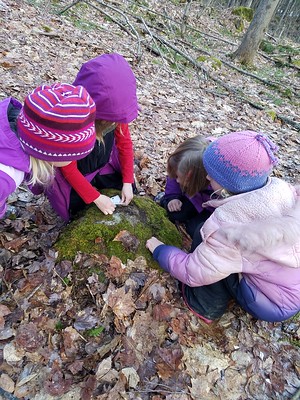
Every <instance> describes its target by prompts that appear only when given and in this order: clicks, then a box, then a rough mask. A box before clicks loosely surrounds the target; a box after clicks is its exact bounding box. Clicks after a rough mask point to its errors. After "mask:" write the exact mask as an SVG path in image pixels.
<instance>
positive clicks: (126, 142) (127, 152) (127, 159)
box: [115, 124, 134, 183]
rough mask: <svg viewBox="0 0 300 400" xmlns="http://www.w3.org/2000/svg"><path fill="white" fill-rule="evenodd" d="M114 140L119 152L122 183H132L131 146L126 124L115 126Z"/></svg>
mask: <svg viewBox="0 0 300 400" xmlns="http://www.w3.org/2000/svg"><path fill="white" fill-rule="evenodd" d="M115 140H116V146H117V149H118V152H119V159H120V164H121V171H122V177H123V183H134V174H133V144H132V140H131V136H130V131H129V126H128V124H118V125H117V127H116V129H115Z"/></svg>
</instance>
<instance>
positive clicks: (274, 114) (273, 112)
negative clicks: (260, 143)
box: [266, 110, 277, 121]
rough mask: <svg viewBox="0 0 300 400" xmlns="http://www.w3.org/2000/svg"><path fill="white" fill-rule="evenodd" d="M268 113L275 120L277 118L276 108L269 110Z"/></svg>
mask: <svg viewBox="0 0 300 400" xmlns="http://www.w3.org/2000/svg"><path fill="white" fill-rule="evenodd" d="M266 113H267V114H268V115H269V116H270V117H271V118H272V120H273V121H275V119H276V118H277V114H276V111H274V110H267V111H266Z"/></svg>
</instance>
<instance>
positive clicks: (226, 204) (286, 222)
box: [146, 131, 300, 323]
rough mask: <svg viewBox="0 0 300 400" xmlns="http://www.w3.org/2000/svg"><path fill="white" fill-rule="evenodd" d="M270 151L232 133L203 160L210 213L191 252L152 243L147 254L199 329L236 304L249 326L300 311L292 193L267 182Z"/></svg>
mask: <svg viewBox="0 0 300 400" xmlns="http://www.w3.org/2000/svg"><path fill="white" fill-rule="evenodd" d="M276 150H277V147H276V146H275V145H274V143H272V141H271V140H270V139H269V138H268V137H267V136H266V135H264V134H262V133H257V132H253V131H242V132H233V133H229V134H228V135H224V136H223V137H220V138H218V139H217V140H215V141H214V142H212V143H211V144H210V145H209V146H208V147H207V149H206V150H205V152H204V154H203V163H204V167H205V169H206V171H207V179H208V180H209V181H210V185H211V187H212V189H213V190H214V193H215V195H217V198H216V199H212V200H210V201H208V202H207V203H206V205H209V206H211V207H214V208H215V211H214V212H213V213H212V215H211V216H210V217H209V219H208V220H206V222H204V223H203V224H202V226H201V230H199V240H198V243H194V247H193V249H192V252H191V253H189V254H186V253H185V252H183V251H182V250H180V249H178V248H176V247H172V246H167V245H165V244H163V243H162V242H160V241H159V240H158V239H156V238H155V237H152V238H151V239H149V240H148V241H147V244H146V246H147V248H148V249H149V250H150V251H151V252H152V253H153V257H154V259H155V260H157V261H158V263H159V265H160V266H161V267H162V268H163V269H164V270H165V271H168V272H169V273H170V274H171V275H172V276H174V277H175V278H177V279H178V280H179V281H181V282H182V294H183V298H184V300H185V302H186V304H187V306H188V307H189V308H190V309H191V310H192V311H193V312H194V313H196V314H197V315H198V316H199V317H200V318H202V319H203V320H204V321H206V322H207V323H210V322H212V321H213V320H216V319H218V318H219V317H221V316H222V315H223V313H224V312H225V311H226V308H227V304H228V301H229V300H230V299H232V298H233V299H235V300H236V302H237V303H238V304H239V305H240V306H241V307H242V308H243V309H244V310H246V311H247V312H248V313H250V314H251V315H252V316H254V317H255V318H257V319H261V320H265V321H270V322H276V321H284V320H286V319H288V318H290V317H292V316H293V315H295V314H296V313H297V312H299V310H300V188H299V187H295V186H292V185H290V184H289V183H287V182H285V181H284V180H282V179H278V178H276V177H270V173H271V172H272V169H273V166H274V165H276V163H277V158H276V156H275V152H276Z"/></svg>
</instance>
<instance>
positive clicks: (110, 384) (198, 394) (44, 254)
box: [0, 0, 300, 400]
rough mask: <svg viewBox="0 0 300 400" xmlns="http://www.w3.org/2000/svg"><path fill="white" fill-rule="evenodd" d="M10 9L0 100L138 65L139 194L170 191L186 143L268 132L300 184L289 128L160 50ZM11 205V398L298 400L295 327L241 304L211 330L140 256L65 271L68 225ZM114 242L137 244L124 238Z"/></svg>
mask: <svg viewBox="0 0 300 400" xmlns="http://www.w3.org/2000/svg"><path fill="white" fill-rule="evenodd" d="M2 3H3V4H5V5H6V8H5V7H4V6H1V7H0V19H1V33H0V35H1V42H0V66H1V74H0V98H4V97H6V96H9V95H12V96H15V97H17V98H19V99H20V100H22V98H23V97H24V95H25V94H27V93H28V92H29V91H30V90H31V89H33V88H34V87H36V86H38V85H39V84H41V83H45V82H53V81H55V80H62V81H69V82H71V81H72V80H73V79H74V77H75V75H76V72H77V70H78V68H79V67H80V65H81V63H82V62H83V61H86V60H87V59H89V58H92V57H94V56H96V55H98V54H100V53H103V52H111V51H118V52H120V53H122V54H123V55H124V56H125V57H126V58H127V59H128V60H129V61H130V62H131V63H132V65H133V68H134V72H135V74H136V76H137V80H138V96H139V102H140V106H141V113H140V116H139V118H138V121H137V122H135V123H134V124H133V125H132V128H131V129H132V136H133V140H134V145H135V155H136V176H137V179H138V185H139V190H140V192H145V193H147V194H148V195H155V194H156V193H157V192H159V191H161V190H162V189H163V187H164V183H165V178H166V171H165V165H166V160H167V157H168V155H169V154H170V152H171V151H172V150H173V149H174V148H175V147H176V146H177V145H178V143H180V142H181V141H182V140H183V139H184V138H186V137H188V136H192V135H194V134H198V133H202V134H204V135H221V134H223V133H226V132H228V131H230V130H239V129H245V128H252V129H258V130H261V131H265V132H268V133H270V134H271V136H272V137H273V139H274V140H275V141H276V142H277V143H278V144H279V145H280V146H281V148H282V157H281V158H282V164H281V166H280V167H279V168H278V170H277V171H276V173H277V174H278V176H283V177H286V178H287V179H290V180H291V181H295V180H296V177H297V173H299V165H300V163H299V162H298V161H299V144H300V142H299V136H297V133H296V132H295V131H293V129H291V128H289V127H288V126H286V125H282V124H281V123H280V122H279V121H273V120H272V119H271V118H270V117H269V116H268V115H266V114H265V113H263V112H261V111H258V110H256V109H253V108H251V107H250V106H249V105H247V104H242V103H241V102H239V101H237V100H236V99H235V98H234V97H233V96H225V97H224V96H222V97H219V96H216V95H215V89H216V88H215V87H214V84H213V83H211V82H209V81H205V80H204V79H202V78H203V77H200V79H199V80H197V79H195V77H194V76H193V75H192V74H191V75H190V76H180V75H177V74H175V72H172V71H171V70H170V69H168V68H166V67H165V66H163V64H161V63H160V62H158V61H159V60H157V59H156V58H155V57H154V56H153V55H151V54H148V53H146V52H144V53H143V57H142V60H141V61H140V63H139V64H137V63H136V62H135V56H134V54H133V53H132V49H133V48H134V46H133V44H134V43H133V41H132V38H130V37H129V36H128V35H125V34H124V32H122V31H121V30H120V29H119V28H118V27H116V26H115V25H113V24H111V23H109V22H107V21H105V20H104V19H103V17H99V15H97V16H96V15H95V12H94V11H92V10H89V13H90V14H89V18H90V20H91V21H92V20H95V17H97V21H98V23H99V22H101V24H102V25H101V30H97V29H90V30H86V31H83V30H81V29H79V28H76V27H74V25H73V24H72V23H71V22H70V21H68V20H67V19H66V18H64V17H61V18H60V17H57V16H54V15H53V14H50V12H49V9H48V8H47V7H48V6H49V4H50V3H49V2H42V3H39V4H40V8H39V9H35V8H34V7H32V6H30V5H28V4H27V3H26V2H25V1H23V0H20V1H18V2H14V1H11V0H4V2H3V1H2V2H0V5H1V4H2ZM61 3H62V4H66V2H61ZM206 23H207V24H208V23H209V20H208V19H207V20H206ZM45 27H48V28H49V27H50V30H51V33H52V34H51V35H45V34H44V33H45V32H46V30H45ZM120 37H121V39H122V40H120ZM219 73H220V76H223V75H222V74H224V71H223V70H220V71H219ZM222 79H225V80H226V81H230V80H232V82H236V80H237V79H241V78H237V76H236V75H235V74H232V75H228V74H227V75H226V76H225V75H224V76H223V78H222ZM243 84H244V82H241V85H243ZM247 84H248V85H249V88H251V90H253V92H254V94H255V92H258V90H259V87H258V86H256V84H254V83H252V84H251V85H250V83H249V82H248V83H247ZM249 90H250V89H249ZM286 107H287V110H286V111H287V112H289V110H290V111H291V113H293V112H294V110H293V109H290V108H289V107H290V106H288V105H286ZM297 160H298V161H297ZM11 202H12V203H13V204H14V205H16V206H17V207H18V209H19V210H20V216H19V218H17V219H16V220H4V221H1V222H0V224H1V225H0V243H1V249H0V265H1V266H0V275H1V279H2V293H1V295H0V296H1V297H0V298H1V306H0V365H1V367H0V396H3V398H14V399H16V398H18V399H31V400H52V399H64V400H67V399H73V400H74V399H78V400H79V399H83V400H88V399H99V400H118V399H120V400H121V399H122V400H124V399H128V400H129V399H137V400H139V399H141V400H148V399H149V400H150V399H151V400H163V399H165V400H192V399H194V400H199V399H205V400H210V399H212V400H213V399H220V398H221V399H222V400H226V399H228V400H229V399H230V400H235V399H236V400H241V399H249V400H251V399H261V400H265V399H266V400H267V399H271V398H272V399H289V398H290V397H291V396H292V394H293V393H294V392H295V391H296V388H297V387H299V385H300V380H299V373H300V363H299V356H298V349H297V347H295V346H293V345H292V344H291V343H289V341H291V340H298V341H299V336H300V330H299V325H298V324H297V322H293V321H288V322H285V323H278V324H270V323H266V322H259V321H256V320H254V319H253V318H251V317H250V316H249V315H246V314H245V313H244V312H243V311H242V310H240V309H239V308H238V307H236V306H231V308H230V309H229V311H228V313H227V314H226V315H224V316H223V317H222V318H221V320H220V321H219V322H217V323H215V324H213V325H210V326H207V325H205V324H203V323H202V322H201V321H200V320H199V319H197V318H196V317H195V316H194V315H192V314H191V313H190V312H188V311H187V309H186V307H185V305H184V304H183V302H182V300H181V298H180V296H179V293H178V289H177V287H176V282H174V280H173V279H171V278H170V277H169V276H168V275H167V274H161V272H159V271H158V270H157V271H156V270H152V271H150V270H149V269H148V267H147V265H146V262H145V260H144V259H142V258H139V259H136V260H128V262H127V264H126V265H124V264H122V263H121V261H120V260H119V259H118V258H117V257H112V258H111V259H110V260H108V259H107V257H105V256H94V255H86V254H78V255H77V257H76V259H75V261H74V263H71V262H69V261H62V262H58V261H57V254H56V253H55V252H54V251H53V250H52V245H53V243H54V242H55V240H56V239H57V237H58V235H59V230H60V228H61V227H62V225H63V224H62V222H61V221H60V220H59V218H57V217H56V216H55V215H54V213H53V212H52V210H51V209H50V208H49V204H48V203H47V201H46V200H45V199H44V198H43V196H36V197H34V198H33V197H32V196H31V195H30V193H29V192H28V191H27V190H26V189H21V190H19V191H17V192H16V194H15V195H14V197H13V198H11ZM99 240H101V238H99ZM115 240H121V241H122V242H123V243H124V244H125V245H127V246H135V245H136V243H135V239H134V238H132V237H129V236H128V235H127V233H126V231H122V232H120V233H119V235H118V236H117V237H116V238H115ZM99 269H100V270H101V271H102V273H101V274H100V273H99V272H96V271H99ZM9 396H12V397H9Z"/></svg>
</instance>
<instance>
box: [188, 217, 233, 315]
mask: <svg viewBox="0 0 300 400" xmlns="http://www.w3.org/2000/svg"><path fill="white" fill-rule="evenodd" d="M202 225H203V223H201V224H199V225H198V226H197V228H196V229H195V233H194V236H193V243H192V247H191V252H193V251H194V250H195V248H196V247H197V246H198V245H199V244H200V243H201V242H202V237H201V233H200V229H201V227H202ZM238 287H239V275H238V274H231V275H229V276H228V277H227V278H225V279H222V280H220V281H218V282H215V283H213V284H211V285H206V286H198V287H190V286H187V285H183V287H182V290H183V293H182V294H183V297H184V299H185V301H186V303H187V304H188V306H189V308H191V309H192V310H193V311H195V312H196V313H197V314H199V315H201V316H203V317H205V318H207V319H210V320H214V319H217V318H220V317H221V316H222V315H223V314H224V312H225V311H226V309H227V306H228V302H229V300H230V299H236V297H237V291H238Z"/></svg>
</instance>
